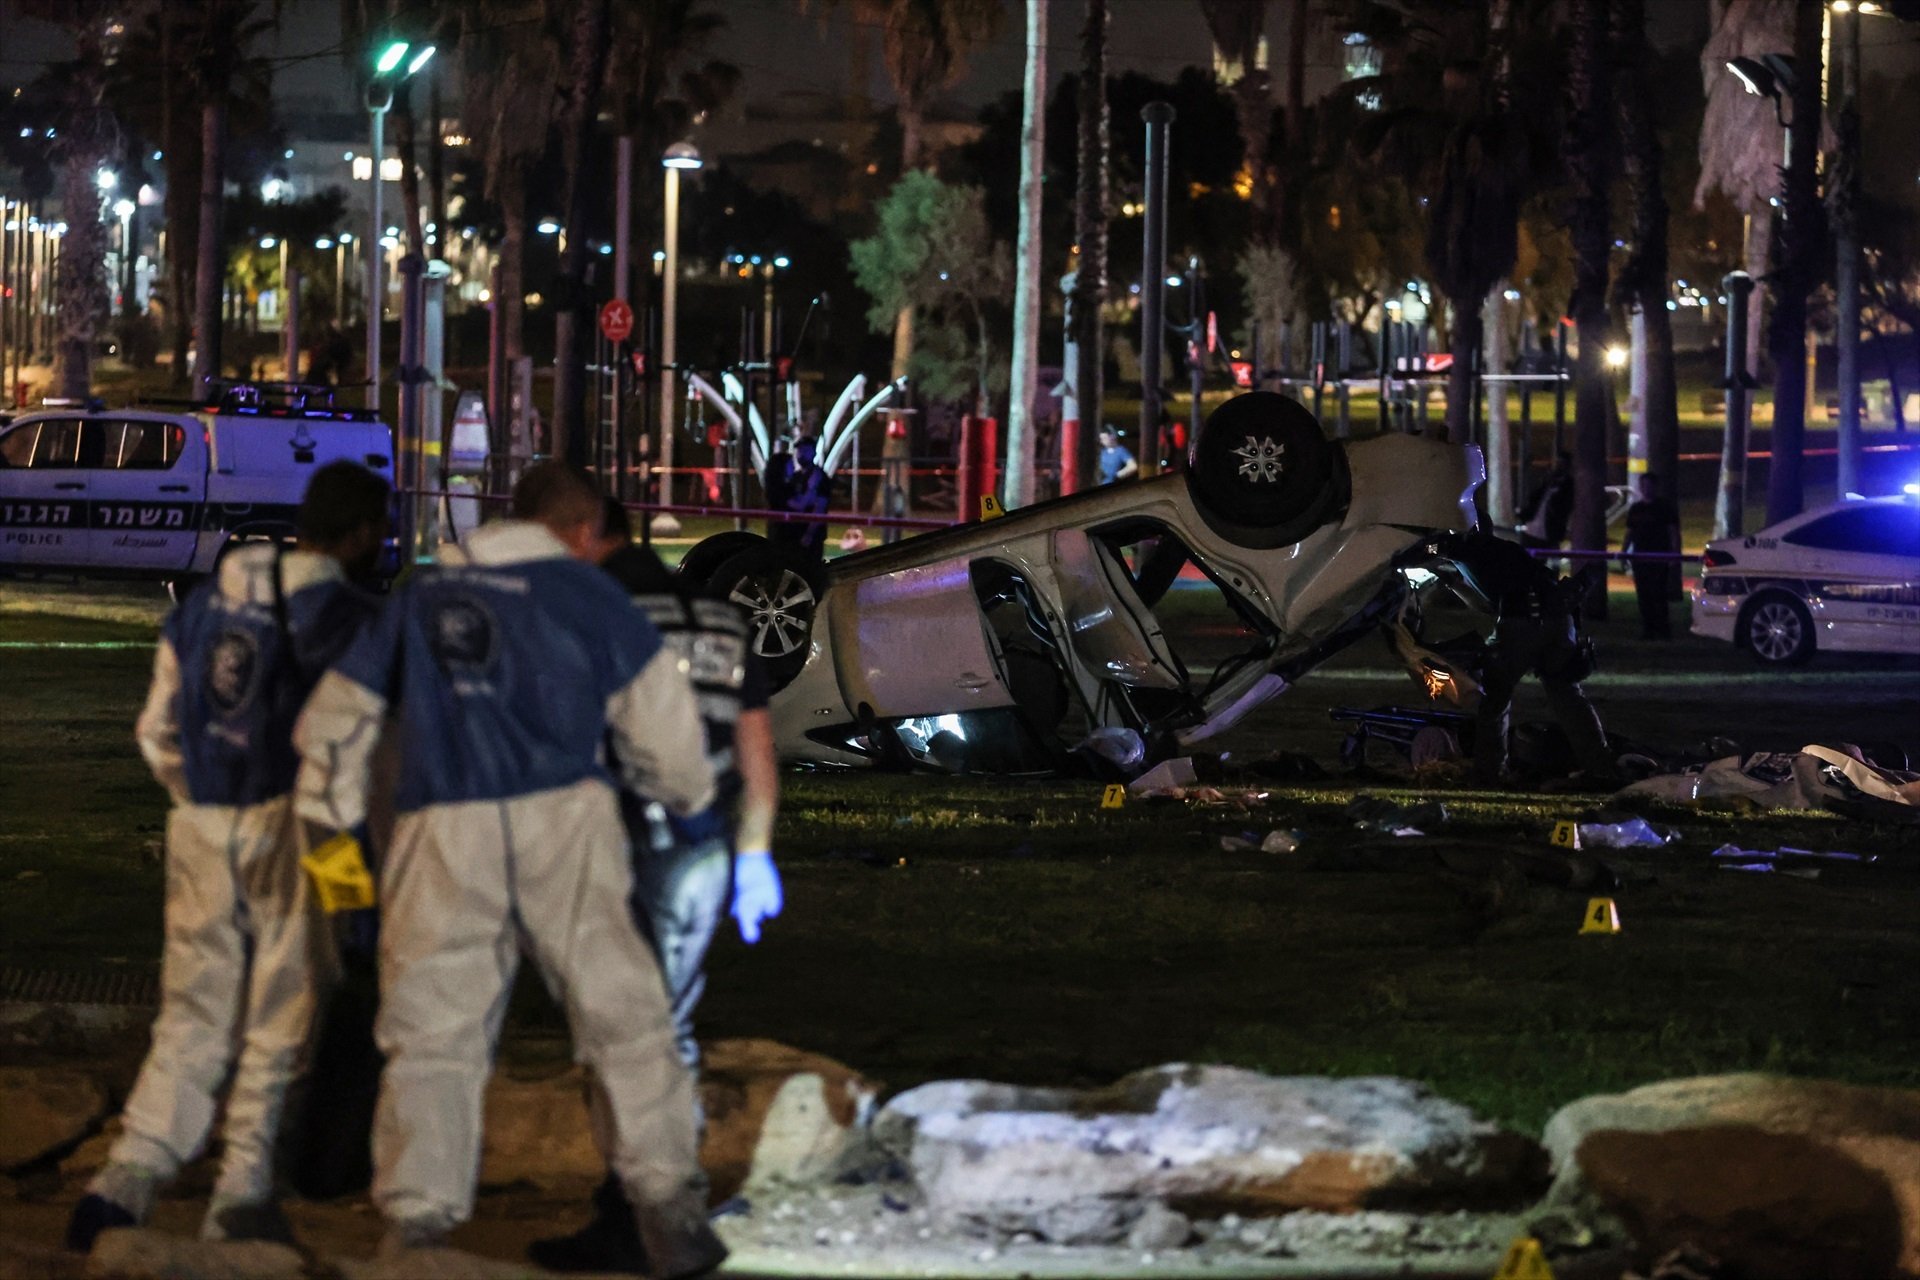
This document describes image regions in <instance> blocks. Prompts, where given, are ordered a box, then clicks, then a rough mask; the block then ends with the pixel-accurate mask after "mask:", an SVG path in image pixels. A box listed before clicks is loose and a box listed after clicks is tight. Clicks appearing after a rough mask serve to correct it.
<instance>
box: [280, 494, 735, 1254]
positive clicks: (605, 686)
mask: <svg viewBox="0 0 1920 1280" xmlns="http://www.w3.org/2000/svg"><path fill="white" fill-rule="evenodd" d="M464 550H465V554H464V555H463V556H461V557H459V560H458V562H457V563H443V564H442V565H441V566H439V567H437V568H434V569H429V570H423V571H421V572H419V573H417V574H415V575H414V576H413V577H412V578H411V579H410V580H409V581H407V582H406V583H405V584H404V585H403V586H402V587H401V588H400V589H399V590H397V591H396V592H395V594H394V596H393V598H392V599H391V600H390V601H389V603H388V606H387V609H386V611H385V613H383V615H382V616H381V618H380V620H379V621H378V622H377V623H376V624H375V625H374V626H373V627H371V628H369V629H368V631H367V632H366V633H365V634H364V635H363V636H362V637H361V639H360V641H359V643H357V644H356V645H355V646H354V648H353V650H352V651H351V652H349V653H348V654H347V656H346V657H345V658H344V659H342V660H341V662H340V663H339V665H338V666H336V667H335V669H334V670H333V671H331V672H329V673H328V675H327V676H326V677H325V679H324V680H323V681H322V682H321V684H320V686H319V688H318V689H317V690H316V691H315V693H314V696H313V698H312V700H311V701H310V702H309V704H308V707H307V710H306V713H305V714H304V715H303V716H302V718H301V721H300V725H299V729H298V731H297V733H296V735H295V740H296V742H297V744H298V746H299V749H300V752H301V754H302V756H303V757H304V758H305V765H304V767H303V768H302V770H301V774H300V784H299V795H298V806H299V811H300V813H301V815H302V816H303V817H305V818H308V819H310V820H312V821H314V822H316V823H321V824H324V825H327V826H330V827H333V828H337V829H345V828H350V827H352V826H354V825H356V824H357V823H358V822H360V821H361V820H362V817H363V815H364V810H365V804H366V799H365V792H366V786H367V760H368V755H369V752H370V750H371V747H372V745H373V742H374V740H375V738H376V737H377V736H378V733H379V727H380V725H381V721H382V718H383V717H386V716H388V715H389V714H390V713H391V714H392V715H393V716H394V721H393V722H395V723H397V725H398V731H399V734H400V737H401V741H400V747H399V753H398V754H399V758H400V761H401V766H400V767H401V773H400V777H399V779H398V787H397V795H396V800H395V807H396V809H397V813H398V817H397V820H396V824H395V830H394V838H393V845H392V848H391V849H390V850H389V851H388V853H387V856H386V860H385V864H384V866H383V867H382V868H381V872H380V895H381V899H382V912H383V918H382V927H381V943H380V968H381V1008H380V1014H379V1020H378V1022H377V1024H376V1027H375V1035H376V1037H377V1039H378V1040H379V1043H380V1047H381V1049H382V1050H383V1051H384V1052H385V1053H386V1054H387V1067H386V1072H385V1075H384V1076H383V1078H382V1081H381V1093H380V1103H379V1108H378V1113H377V1117H376V1121H375V1128H374V1140H373V1151H374V1165H375V1173H374V1199H375V1201H376V1203H377V1204H378V1205H379V1207H380V1209H381V1212H382V1213H383V1214H385V1215H386V1217H387V1219H388V1221H389V1222H390V1223H392V1224H393V1225H394V1227H395V1229H396V1230H397V1231H398V1232H399V1233H400V1234H401V1236H402V1238H408V1239H431V1238H433V1237H435V1236H436V1235H438V1234H440V1233H443V1232H444V1231H445V1230H447V1229H448V1228H449V1227H451V1226H453V1225H454V1224H456V1223H459V1222H462V1221H464V1220H465V1219H466V1218H467V1217H468V1216H469V1214H470V1213H471V1211H472V1207H473V1192H474V1182H475V1179H476V1177H477V1175H478V1171H479V1163H480V1150H481V1111H482V1105H481V1104H482V1093H483V1090H484V1087H485V1085H486V1080H487V1076H488V1074H489V1072H490V1070H491V1064H492V1056H493V1052H494V1048H495V1044H496V1041H497V1039H498V1036H499V1032H500V1023H501V1019H502V1017H503V1016H504V1013H505V1010H506V1005H507V997H508V995H509V993H510V991H511V989H512V986H513V977H514V972H515V969H516V968H517V966H518V962H519V956H520V951H521V946H522V944H523V943H524V944H525V946H526V949H527V951H528V952H529V954H531V955H532V957H533V959H534V962H535V963H536V964H537V965H539V967H540V971H541V974H542V976H543V977H544V978H545V980H546V982H547V986H548V988H549V990H551V991H552V992H553V994H554V996H555V997H556V999H557V1000H558V1001H559V1002H560V1004H561V1005H562V1007H563V1008H564V1009H565V1011H566V1014H567V1020H568V1024H569V1026H570V1027H571V1029H572V1033H573V1043H574V1047H575V1052H576V1054H577V1055H578V1057H579V1059H580V1060H581V1061H582V1062H583V1063H585V1064H586V1065H587V1066H588V1068H589V1069H590V1070H591V1071H592V1072H593V1073H594V1075H595V1077H596V1079H597V1081H598V1082H599V1084H600V1086H601V1087H602V1088H603V1089H604V1091H605V1096H606V1098H607V1100H608V1105H609V1107H610V1112H611V1124H610V1126H609V1128H608V1130H607V1133H606V1135H605V1143H604V1145H605V1146H606V1147H607V1148H608V1149H607V1150H605V1151H604V1152H603V1154H604V1155H605V1157H606V1158H607V1161H608V1163H609V1165H610V1166H611V1167H612V1168H613V1169H614V1171H615V1172H616V1173H617V1174H618V1176H619V1178H620V1180H621V1182H622V1183H623V1185H624V1187H625V1189H626V1191H627V1194H628V1198H629V1200H630V1202H631V1203H632V1204H633V1205H635V1206H636V1212H637V1219H638V1221H639V1224H640V1226H641V1232H642V1236H643V1238H645V1239H647V1240H648V1247H649V1252H650V1253H651V1254H652V1255H653V1256H654V1258H655V1259H656V1262H657V1263H658V1264H659V1265H660V1267H661V1269H662V1270H665V1271H672V1270H674V1268H675V1259H676V1257H679V1258H682V1259H684V1258H685V1257H686V1256H687V1255H686V1253H685V1251H684V1249H682V1248H681V1242H682V1241H685V1240H688V1239H693V1238H695V1237H698V1236H700V1235H701V1233H704V1232H705V1231H706V1219H705V1183H704V1179H703V1178H702V1176H701V1174H700V1167H699V1164H698V1160H697V1151H696V1147H695V1140H694V1101H693V1082H692V1080H691V1078H690V1077H689V1075H688V1074H687V1072H686V1070H685V1068H684V1067H683V1066H682V1065H681V1063H680V1060H679V1058H678V1057H677V1056H676V1054H675V1052H674V1043H673V1028H672V1023H671V1020H670V1018H669V1016H668V1009H667V1002H666V998H665V993H664V988H663V986H662V983H661V979H660V973H659V970H658V968H657V967H656V965H655V962H654V959H653V956H652V954H651V952H650V951H649V950H648V948H647V945H646V943H645V942H644V941H643V940H642V938H641V936H640V933H639V931H638V929H637V928H636V926H635V924H634V921H633V918H632V916H631V915H630V913H629V910H628V902H629V899H630V897H631V894H632V888H633V872H632V868H631V864H630V861H629V857H628V850H627V842H626V833H625V830H624V828H623V826H622V824H621V821H620V813H619V807H618V804H617V802H616V800H615V792H614V787H613V784H612V779H611V777H610V776H609V774H608V770H607V763H608V762H603V760H602V755H603V750H602V745H603V743H610V744H611V746H612V757H613V758H612V760H611V762H610V763H611V764H612V765H613V766H614V767H615V768H617V769H618V771H619V775H620V780H621V781H622V782H623V783H624V784H625V785H628V786H630V787H633V788H634V789H636V790H639V791H641V792H643V793H645V794H647V795H649V796H652V797H654V798H656V799H658V800H659V801H660V802H662V803H663V804H666V805H668V806H669V807H670V808H671V809H673V810H674V811H676V812H680V813H690V812H693V811H696V810H698V809H700V808H701V807H702V806H704V805H705V804H707V803H708V801H709V800H710V798H711V796H712V794H713V789H714V779H713V773H712V770H711V768H710V767H709V765H708V763H707V760H706V757H705V754H704V752H703V751H702V749H701V747H702V731H701V723H700V718H699V713H698V711H697V709H696V707H695V703H694V695H693V690H692V688H691V686H690V685H689V683H688V679H687V675H686V672H685V670H684V663H683V662H681V661H680V660H679V659H677V658H676V657H675V656H674V655H673V654H672V653H671V651H669V650H667V649H665V648H664V647H662V645H661V642H660V638H659V635H658V633H657V632H655V631H654V629H653V627H652V626H651V624H649V623H648V622H647V621H646V620H645V617H644V615H642V614H641V613H640V612H639V611H638V610H637V609H636V608H635V607H634V606H633V605H632V604H631V603H630V602H629V601H628V599H627V597H626V595H625V594H624V593H623V592H622V591H621V590H620V589H619V587H618V586H616V585H615V584H614V583H613V582H612V581H611V580H610V579H608V578H607V577H606V576H605V575H604V574H602V573H600V572H599V570H597V569H594V568H592V567H591V566H588V565H586V564H582V563H580V562H578V561H575V560H573V559H571V558H570V557H568V556H567V554H566V550H565V548H564V547H563V545H562V544H561V543H560V542H559V541H558V540H557V539H556V538H554V537H553V535H552V534H550V533H549V532H547V530H545V529H544V528H542V527H540V526H538V525H535V524H529V523H525V522H519V521H504V522H500V523H496V524H492V525H488V526H485V527H483V528H481V529H479V530H476V531H475V532H474V533H473V534H471V535H470V536H469V538H468V541H467V544H466V547H465V549H464ZM450 559H451V558H450ZM707 1239H711V1237H710V1236H709V1237H707ZM714 1247H716V1248H717V1243H716V1244H715V1246H714ZM721 1256H724V1253H722V1255H721ZM713 1261H714V1262H717V1261H718V1258H714V1259H713Z"/></svg>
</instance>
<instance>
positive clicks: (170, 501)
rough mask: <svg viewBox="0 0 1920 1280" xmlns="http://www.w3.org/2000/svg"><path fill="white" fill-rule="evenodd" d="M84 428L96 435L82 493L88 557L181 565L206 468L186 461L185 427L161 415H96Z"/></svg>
mask: <svg viewBox="0 0 1920 1280" xmlns="http://www.w3.org/2000/svg"><path fill="white" fill-rule="evenodd" d="M87 429H88V430H89V431H95V432H98V433H99V436H100V448H99V451H98V455H99V466H98V468H97V469H96V470H94V471H93V472H92V477H91V486H92V487H91V491H90V493H89V495H88V496H89V497H90V498H91V500H92V504H93V556H94V560H95V561H96V562H97V563H99V564H100V565H102V566H105V567H109V568H115V569H135V570H143V571H149V570H151V571H165V570H184V569H185V568H187V566H188V565H189V563H190V562H191V561H192V560H193V552H194V547H195V545H196V543H197V541H198V537H199V529H200V503H201V499H202V498H203V497H204V496H205V493H204V490H205V487H206V475H205V472H204V468H201V467H198V466H190V465H189V463H190V462H191V460H192V459H191V458H190V457H189V455H190V453H191V452H192V451H191V450H189V449H188V447H187V446H188V443H189V441H188V438H187V429H186V427H184V426H183V425H182V424H181V423H179V422H178V421H175V420H172V419H169V418H166V417H162V416H159V415H152V416H149V415H129V416H127V417H125V418H95V419H93V420H91V421H90V422H88V424H87Z"/></svg>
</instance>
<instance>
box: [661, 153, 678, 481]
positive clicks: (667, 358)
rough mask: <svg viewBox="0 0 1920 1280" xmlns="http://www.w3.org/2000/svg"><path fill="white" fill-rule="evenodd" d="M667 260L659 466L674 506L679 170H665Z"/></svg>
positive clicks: (663, 291)
mask: <svg viewBox="0 0 1920 1280" xmlns="http://www.w3.org/2000/svg"><path fill="white" fill-rule="evenodd" d="M666 175H667V187H666V200H665V210H666V227H665V232H666V234H665V237H664V240H665V243H664V244H663V245H662V246H661V247H662V248H663V249H664V250H665V251H666V255H667V257H666V261H665V262H664V263H663V264H662V268H663V269H662V271H661V274H660V465H661V467H662V468H664V469H665V471H666V474H665V475H664V476H663V477H662V478H661V484H662V486H663V493H664V496H663V498H662V501H663V502H665V503H666V504H667V505H669V506H671V505H672V503H673V437H674V429H673V421H674V416H673V410H674V377H673V373H674V371H673V362H674V361H675V360H676V359H678V354H677V352H676V350H675V341H674V340H675V337H676V324H677V322H678V319H679V314H678V312H677V310H676V307H677V306H678V304H679V296H678V295H679V289H678V286H679V283H680V171H679V170H678V169H674V168H669V169H667V170H666Z"/></svg>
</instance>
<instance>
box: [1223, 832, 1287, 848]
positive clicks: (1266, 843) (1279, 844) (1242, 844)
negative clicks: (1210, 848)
mask: <svg viewBox="0 0 1920 1280" xmlns="http://www.w3.org/2000/svg"><path fill="white" fill-rule="evenodd" d="M1302 838H1303V837H1302V836H1301V834H1300V833H1299V832H1298V831H1281V830H1277V829H1276V830H1273V831H1269V832H1267V834H1266V835H1265V836H1264V837H1256V835H1255V833H1254V832H1251V831H1243V832H1241V833H1240V834H1239V835H1237V836H1221V837H1220V851H1221V852H1222V853H1293V852H1296V851H1297V850H1298V849H1299V848H1300V841H1301V839H1302Z"/></svg>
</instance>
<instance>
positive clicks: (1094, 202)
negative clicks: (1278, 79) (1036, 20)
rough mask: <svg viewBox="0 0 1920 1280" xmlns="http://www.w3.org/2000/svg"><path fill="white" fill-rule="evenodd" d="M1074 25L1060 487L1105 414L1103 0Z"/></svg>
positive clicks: (1087, 456)
mask: <svg viewBox="0 0 1920 1280" xmlns="http://www.w3.org/2000/svg"><path fill="white" fill-rule="evenodd" d="M1086 5H1087V9H1086V19H1085V21H1084V22H1082V23H1081V26H1080V83H1079V86H1078V90H1079V103H1080V139H1079V144H1080V145H1079V151H1078V154H1079V174H1078V175H1077V179H1076V183H1075V189H1074V205H1073V231H1074V241H1075V243H1077V244H1078V245H1079V246H1080V265H1079V267H1078V268H1077V269H1076V271H1075V273H1074V277H1073V341H1074V350H1075V352H1076V353H1077V356H1078V363H1077V365H1076V366H1075V367H1074V368H1073V369H1072V370H1070V371H1069V372H1070V374H1071V375H1072V379H1073V389H1074V394H1075V396H1077V397H1078V399H1079V401H1080V421H1081V424H1082V425H1081V428H1080V448H1079V456H1078V457H1076V458H1067V457H1064V456H1063V457H1062V458H1061V459H1060V468H1061V478H1062V484H1061V488H1062V491H1063V492H1064V491H1066V490H1067V484H1066V480H1067V477H1068V474H1069V469H1072V470H1076V471H1077V470H1078V469H1079V468H1080V467H1081V466H1082V465H1083V464H1085V463H1087V462H1090V461H1092V458H1093V454H1094V443H1093V442H1094V441H1095V440H1096V439H1097V438H1098V435H1099V429H1100V424H1101V422H1102V421H1103V420H1104V417H1105V412H1106V410H1105V405H1106V392H1107V389H1106V360H1105V355H1106V335H1105V327H1106V326H1105V325H1104V324H1103V323H1102V317H1101V314H1100V311H1101V308H1103V307H1104V306H1106V304H1107V220H1108V216H1109V215H1108V212H1107V207H1108V206H1107V163H1108V162H1107V152H1108V128H1107V116H1108V113H1107V31H1108V26H1109V14H1108V10H1107V0H1086Z"/></svg>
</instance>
